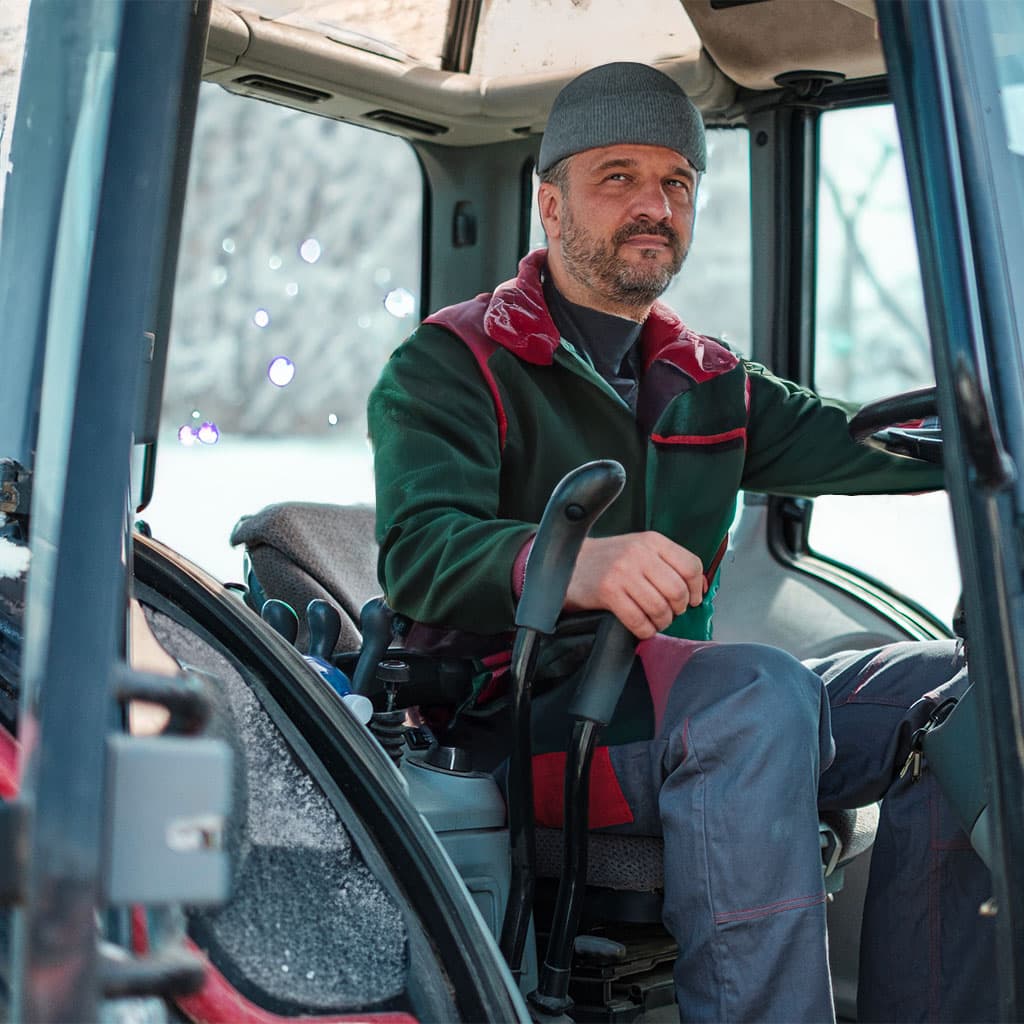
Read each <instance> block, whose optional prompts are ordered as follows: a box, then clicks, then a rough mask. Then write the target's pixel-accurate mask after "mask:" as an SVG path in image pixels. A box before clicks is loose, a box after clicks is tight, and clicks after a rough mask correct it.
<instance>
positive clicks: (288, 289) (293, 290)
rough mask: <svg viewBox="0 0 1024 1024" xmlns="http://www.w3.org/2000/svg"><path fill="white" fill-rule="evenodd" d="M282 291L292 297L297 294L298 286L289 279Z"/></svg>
mask: <svg viewBox="0 0 1024 1024" xmlns="http://www.w3.org/2000/svg"><path fill="white" fill-rule="evenodd" d="M284 293H285V295H287V296H288V298H290V299H294V298H295V296H296V295H298V294H299V286H298V285H297V284H296V283H295V282H294V281H289V282H288V283H287V284H286V285H285V286H284Z"/></svg>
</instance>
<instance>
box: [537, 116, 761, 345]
mask: <svg viewBox="0 0 1024 1024" xmlns="http://www.w3.org/2000/svg"><path fill="white" fill-rule="evenodd" d="M707 146H708V169H707V171H706V173H705V174H704V176H703V177H702V179H701V183H700V188H699V191H698V193H697V218H696V222H695V224H694V232H693V242H692V244H691V246H690V253H689V255H688V256H687V258H686V262H685V263H684V264H683V269H682V270H681V271H680V272H679V275H678V276H677V277H676V279H675V280H674V281H673V282H672V283H671V284H670V285H669V287H668V289H667V290H666V292H665V294H664V295H662V297H661V301H662V302H665V303H667V304H668V305H669V306H671V307H672V308H673V309H674V310H675V311H676V312H677V313H678V314H679V315H680V316H681V317H682V319H683V320H684V321H685V322H686V324H687V325H688V326H689V327H692V328H693V329H694V330H696V331H699V332H700V333H701V334H709V335H711V336H712V337H716V338H721V339H722V340H723V341H726V342H728V343H729V344H730V345H731V346H733V347H734V348H736V349H738V350H739V351H740V352H741V353H743V354H748V353H749V351H750V156H749V147H748V135H747V132H746V131H745V130H743V129H732V128H712V129H709V131H708V133H707ZM536 186H537V180H536V176H534V189H533V211H532V219H531V222H530V247H531V248H536V247H537V246H540V245H544V244H545V241H544V229H543V228H542V227H541V223H540V217H539V216H538V215H537V202H536V199H537V188H536Z"/></svg>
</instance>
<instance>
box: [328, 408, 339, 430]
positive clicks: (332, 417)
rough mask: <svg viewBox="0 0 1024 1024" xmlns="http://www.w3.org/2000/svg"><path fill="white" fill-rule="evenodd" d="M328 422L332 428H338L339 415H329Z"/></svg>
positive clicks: (333, 413)
mask: <svg viewBox="0 0 1024 1024" xmlns="http://www.w3.org/2000/svg"><path fill="white" fill-rule="evenodd" d="M327 422H328V423H330V425H331V426H332V427H336V426H337V425H338V414H337V413H336V412H332V413H328V414H327Z"/></svg>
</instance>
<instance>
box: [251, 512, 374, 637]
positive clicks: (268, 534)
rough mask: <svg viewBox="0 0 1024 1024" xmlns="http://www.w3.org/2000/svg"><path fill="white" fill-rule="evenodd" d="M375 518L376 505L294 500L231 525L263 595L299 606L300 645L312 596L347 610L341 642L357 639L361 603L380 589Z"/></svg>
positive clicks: (343, 617) (306, 635)
mask: <svg viewBox="0 0 1024 1024" xmlns="http://www.w3.org/2000/svg"><path fill="white" fill-rule="evenodd" d="M374 520H375V513H374V509H373V506H372V505H325V504H318V503H315V502H308V501H290V502H280V503H278V504H274V505H267V506H266V507H265V508H263V509H261V510H260V511H259V512H256V513H254V514H253V515H249V516H243V517H242V518H241V519H240V520H239V521H238V523H237V524H236V525H235V528H234V530H232V531H231V543H232V544H234V545H239V544H244V545H245V549H246V552H247V553H248V555H249V560H250V562H251V564H252V570H253V572H254V573H255V574H256V579H257V580H259V583H260V586H261V587H262V588H263V591H264V593H265V594H266V596H267V597H273V598H277V599H278V600H280V601H285V602H287V603H288V604H289V605H291V606H292V608H294V609H295V611H296V613H297V614H298V616H299V635H298V638H297V641H296V642H297V644H298V646H299V647H300V649H303V648H304V647H305V645H306V642H307V637H308V633H307V629H306V616H305V610H306V605H307V604H309V602H310V601H311V600H313V599H314V598H321V599H324V600H329V601H331V602H332V603H333V604H334V605H335V606H337V608H338V610H339V611H340V612H341V613H342V629H341V635H340V637H339V638H338V644H337V647H336V650H338V651H352V650H356V649H357V648H358V647H359V643H360V638H359V630H358V623H359V612H360V609H361V608H362V606H363V605H364V604H365V603H366V601H368V600H369V599H370V598H371V597H374V596H375V595H377V594H379V593H380V584H379V583H378V582H377V544H376V542H375V540H374Z"/></svg>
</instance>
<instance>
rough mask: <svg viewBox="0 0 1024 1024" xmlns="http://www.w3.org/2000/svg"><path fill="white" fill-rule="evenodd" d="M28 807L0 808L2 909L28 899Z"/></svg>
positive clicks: (12, 806)
mask: <svg viewBox="0 0 1024 1024" xmlns="http://www.w3.org/2000/svg"><path fill="white" fill-rule="evenodd" d="M28 821H29V811H28V806H27V805H26V804H23V803H19V802H17V801H12V802H10V803H3V804H0V862H2V863H3V865H4V869H3V871H0V906H3V907H9V906H13V905H14V904H18V903H22V902H24V899H25V893H26V890H27V881H28Z"/></svg>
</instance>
